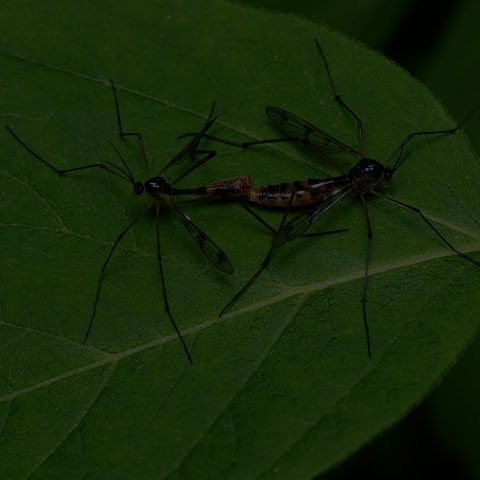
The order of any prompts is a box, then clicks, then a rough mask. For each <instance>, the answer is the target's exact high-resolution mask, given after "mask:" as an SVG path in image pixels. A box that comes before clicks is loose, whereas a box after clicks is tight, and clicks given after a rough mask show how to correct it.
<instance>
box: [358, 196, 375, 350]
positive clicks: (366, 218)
mask: <svg viewBox="0 0 480 480" xmlns="http://www.w3.org/2000/svg"><path fill="white" fill-rule="evenodd" d="M360 198H361V200H362V205H363V209H364V211H365V220H366V222H367V232H368V241H367V258H366V261H365V276H364V277H363V291H362V308H363V325H364V326H365V335H366V336H367V349H368V358H372V351H371V348H370V333H369V331H368V322H367V306H366V303H367V280H368V264H369V263H370V253H371V249H372V226H371V225H370V218H369V217H368V208H367V202H366V201H365V196H364V195H360Z"/></svg>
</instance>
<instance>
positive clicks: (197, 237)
mask: <svg viewBox="0 0 480 480" xmlns="http://www.w3.org/2000/svg"><path fill="white" fill-rule="evenodd" d="M168 204H169V206H170V208H171V209H172V210H173V211H174V212H175V214H176V215H177V217H178V218H179V219H180V221H181V222H182V223H183V225H185V228H186V229H187V230H188V232H189V233H190V235H191V237H192V238H193V240H194V241H195V243H196V244H197V245H198V246H199V247H200V249H201V250H202V252H203V253H204V255H205V256H206V257H207V258H208V259H209V260H210V261H211V262H212V263H213V264H214V265H215V266H216V267H217V268H218V269H219V270H221V271H222V272H224V273H228V274H230V273H233V267H232V264H231V263H230V260H229V259H228V257H227V256H226V255H225V253H223V251H222V249H221V248H220V247H219V246H218V245H217V244H216V243H215V242H214V241H213V240H211V239H210V238H209V237H207V235H206V234H205V233H203V232H202V231H201V230H200V229H199V228H198V227H197V226H196V225H195V224H194V223H193V222H192V220H190V217H189V216H188V215H185V214H184V213H182V212H181V211H180V210H178V209H177V208H176V207H175V206H174V205H173V204H172V203H171V202H168Z"/></svg>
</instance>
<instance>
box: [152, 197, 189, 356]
mask: <svg viewBox="0 0 480 480" xmlns="http://www.w3.org/2000/svg"><path fill="white" fill-rule="evenodd" d="M159 211H160V206H159V205H157V211H156V215H155V217H156V218H155V225H156V229H157V260H158V266H159V268H160V277H161V279H162V292H163V300H164V302H165V311H166V312H167V315H168V318H170V322H171V323H172V325H173V328H174V329H175V331H176V332H177V335H178V338H179V339H180V341H181V342H182V345H183V349H184V350H185V353H186V355H187V358H188V361H189V362H190V363H193V360H192V357H191V355H190V352H189V351H188V348H187V345H186V343H185V340H184V339H183V337H182V334H181V332H180V330H179V328H178V327H177V324H176V323H175V320H174V319H173V316H172V314H171V312H170V306H169V304H168V298H167V288H166V285H165V275H164V274H163V265H162V255H161V253H160V225H159Z"/></svg>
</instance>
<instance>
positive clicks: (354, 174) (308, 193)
mask: <svg viewBox="0 0 480 480" xmlns="http://www.w3.org/2000/svg"><path fill="white" fill-rule="evenodd" d="M315 44H316V46H317V49H318V52H319V54H320V56H321V58H322V60H323V64H324V66H325V70H326V73H327V76H328V80H329V83H330V86H331V89H332V92H333V96H334V100H335V101H336V102H337V103H339V104H340V105H341V107H342V108H344V109H345V110H346V111H347V112H348V113H349V114H350V115H351V116H352V117H353V118H354V119H355V121H356V123H357V131H358V141H359V149H356V148H353V147H351V146H349V145H347V144H346V143H343V142H341V141H340V140H337V139H336V138H334V137H332V136H331V135H329V134H328V133H326V132H324V131H323V130H321V129H320V128H318V127H316V126H315V125H313V124H311V123H309V122H308V121H306V120H304V119H303V118H301V117H299V116H298V115H295V114H293V113H290V112H288V111H287V110H284V109H282V108H278V107H267V108H266V110H265V112H266V114H267V116H268V117H269V118H270V120H271V121H272V122H273V124H274V125H275V126H276V127H277V128H278V129H279V130H280V131H282V132H283V133H284V134H285V135H286V136H285V137H281V138H273V139H266V140H255V141H251V142H236V141H232V140H228V139H223V138H219V137H216V136H214V135H210V134H208V133H206V132H204V133H203V136H204V137H206V138H210V139H212V140H215V141H218V142H222V143H226V144H228V145H235V146H239V147H242V148H244V149H246V148H249V147H251V146H253V145H259V144H268V143H279V142H297V143H302V144H304V145H306V146H307V147H308V148H310V149H311V150H313V151H314V152H315V153H317V154H318V155H320V156H321V157H322V158H323V159H324V160H326V161H327V162H328V163H329V164H330V165H331V166H333V167H334V168H335V169H336V170H337V171H338V172H339V173H340V175H338V176H336V177H330V178H321V179H308V180H306V181H296V182H292V183H288V184H285V183H283V184H280V185H269V186H267V187H263V190H262V191H260V192H258V193H259V194H260V197H263V198H267V197H269V196H270V197H272V198H273V197H275V198H278V202H277V203H269V202H268V201H267V202H263V204H265V205H278V204H279V203H282V204H288V206H287V208H286V210H285V212H284V215H283V218H282V221H281V224H280V227H279V228H278V229H277V230H276V231H275V233H274V236H273V239H272V242H271V246H270V249H269V250H268V252H267V255H266V256H265V258H264V260H263V262H262V263H261V265H260V267H259V269H258V270H257V271H256V272H255V273H254V274H253V275H252V276H251V277H250V279H249V280H248V281H247V282H246V283H245V284H244V286H243V287H242V288H241V289H240V291H239V292H238V293H237V294H236V295H235V296H234V297H233V298H232V299H231V300H230V301H229V302H228V303H227V305H226V306H225V307H224V308H223V310H222V311H221V313H220V316H221V315H223V313H224V312H225V311H226V310H227V309H228V308H229V307H231V306H232V305H233V304H234V303H235V302H236V301H237V300H238V299H239V298H240V297H241V296H242V295H243V294H244V293H245V292H246V291H247V290H248V288H249V287H250V285H251V284H252V283H253V281H254V280H255V279H256V278H257V277H258V276H259V275H260V274H261V273H262V271H263V270H264V269H265V268H266V267H267V265H268V263H269V261H270V258H271V256H272V254H273V251H274V249H275V248H278V247H280V246H281V245H283V244H285V243H286V242H289V241H292V240H294V239H296V238H298V237H300V236H304V235H305V232H306V231H307V230H308V229H309V228H310V226H311V225H312V224H313V223H314V222H315V221H316V220H318V219H319V218H320V217H321V216H322V215H323V214H324V213H325V212H327V211H328V210H330V209H331V208H332V207H333V206H334V205H336V204H337V203H338V202H340V201H341V200H342V199H343V198H346V197H349V196H357V197H360V200H361V203H362V207H363V210H364V215H365V222H366V227H367V249H366V250H367V251H366V260H365V270H364V275H363V287H362V298H361V302H362V311H363V323H364V329H365V335H366V342H367V350H368V356H369V357H370V358H371V356H372V354H371V341H370V333H369V328H368V321H367V309H366V302H367V279H368V267H369V262H370V256H371V244H372V238H373V234H372V227H371V223H370V218H369V214H368V207H367V202H366V196H367V194H373V195H375V196H377V197H379V198H382V199H383V200H386V201H388V202H391V203H393V204H395V205H398V206H401V207H403V208H406V209H408V210H410V211H412V212H414V213H416V214H417V215H418V216H419V217H420V218H421V219H422V220H423V221H424V222H425V223H426V224H427V225H428V227H429V228H430V229H431V230H432V231H433V232H434V233H435V234H436V235H437V236H438V237H439V238H440V239H441V240H442V242H443V243H444V244H445V245H446V246H447V247H448V248H449V249H450V250H452V251H453V252H455V253H456V254H458V255H460V256H461V257H462V258H464V259H465V260H467V261H469V262H471V263H473V264H475V265H477V266H480V262H478V261H477V260H474V259H473V258H471V257H470V256H468V255H465V254H464V253H462V252H460V251H459V250H457V249H456V248H455V247H454V246H453V245H452V244H451V243H450V242H449V241H448V240H447V239H446V238H445V237H444V235H442V234H441V233H440V231H439V230H438V229H437V228H436V227H435V226H434V225H433V223H432V222H431V221H430V220H428V218H427V217H426V216H425V215H424V214H423V213H422V211H421V210H420V209H419V208H417V207H415V206H413V205H410V204H408V203H405V202H402V201H400V200H397V199H395V198H393V197H391V196H389V195H385V194H382V193H380V192H378V191H376V186H377V185H378V184H389V183H390V182H391V179H392V177H393V174H394V173H395V172H396V171H397V170H398V169H399V168H400V167H401V165H402V164H403V163H404V162H405V160H406V158H407V157H408V154H405V155H404V154H403V152H404V148H405V146H406V145H407V143H408V142H410V140H411V139H412V138H414V137H416V136H420V135H440V134H452V133H455V132H456V131H457V130H459V129H460V128H461V127H462V126H463V124H464V123H465V122H466V121H467V120H468V119H469V118H470V117H471V116H472V115H473V114H474V113H475V112H476V111H477V110H478V108H479V107H480V104H479V105H477V106H476V107H475V108H474V109H473V110H472V112H470V114H469V115H467V117H466V118H465V119H464V120H462V121H461V122H460V123H458V124H457V125H456V126H455V127H454V128H450V129H444V130H432V131H420V132H413V133H410V134H409V135H407V136H406V137H405V138H404V140H403V141H402V142H401V143H400V145H399V146H398V147H397V148H396V149H395V150H394V152H393V153H392V154H391V155H390V156H389V157H388V158H387V160H386V162H385V164H382V163H380V162H378V161H376V160H374V159H371V158H368V157H366V156H365V155H364V152H363V130H362V121H361V119H360V117H359V116H358V115H356V114H355V113H354V112H353V110H352V109H351V108H350V107H349V106H348V105H347V104H346V103H345V102H344V101H343V100H342V99H341V97H340V96H339V95H338V94H337V91H336V88H335V85H334V82H333V78H332V75H331V73H330V69H329V66H328V63H327V59H326V56H325V54H324V52H323V50H322V48H321V47H320V44H319V43H318V40H317V39H315ZM187 135H193V136H194V138H195V136H196V135H198V133H193V134H192V133H188V134H184V135H183V136H187ZM335 155H348V156H350V157H353V158H354V159H355V160H356V162H357V163H356V164H355V165H354V166H353V167H352V168H351V169H350V170H349V171H348V172H344V171H343V170H342V169H341V168H340V167H339V166H338V165H337V164H336V163H335V162H334V161H333V160H332V159H331V157H333V156H335ZM394 159H395V161H394V163H393V166H392V167H390V166H389V164H390V162H392V161H393V160H394ZM277 194H279V195H277ZM258 203H260V202H258ZM306 205H310V206H311V207H310V208H309V209H307V210H304V211H302V212H300V213H298V214H297V215H296V216H294V217H293V218H292V219H291V220H289V221H286V218H287V214H288V212H289V207H290V206H306Z"/></svg>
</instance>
